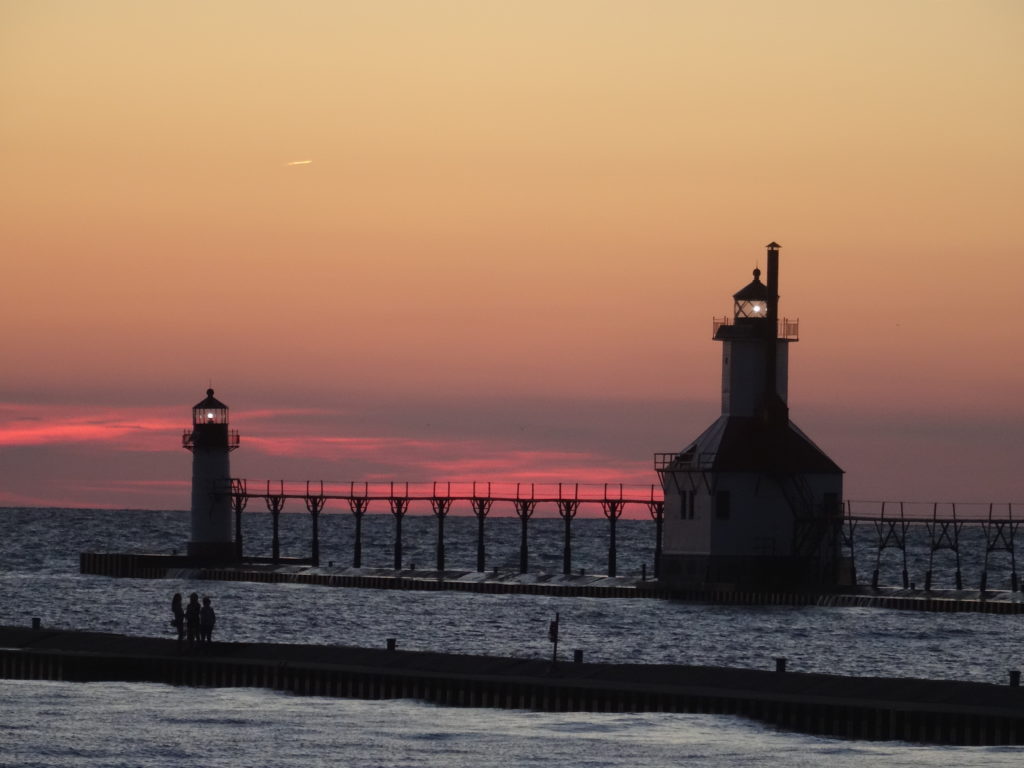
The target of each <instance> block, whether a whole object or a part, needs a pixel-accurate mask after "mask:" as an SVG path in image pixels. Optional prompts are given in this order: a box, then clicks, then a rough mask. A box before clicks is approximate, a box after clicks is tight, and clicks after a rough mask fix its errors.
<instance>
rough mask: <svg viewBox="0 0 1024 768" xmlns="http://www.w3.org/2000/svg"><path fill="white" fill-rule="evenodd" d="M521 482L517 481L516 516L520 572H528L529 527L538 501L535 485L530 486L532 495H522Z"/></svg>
mask: <svg viewBox="0 0 1024 768" xmlns="http://www.w3.org/2000/svg"><path fill="white" fill-rule="evenodd" d="M520 490H521V489H520V484H519V483H516V499H515V502H514V504H515V508H516V517H518V518H519V572H520V573H526V572H527V571H528V570H529V559H530V544H529V534H528V531H527V528H528V527H529V524H530V518H531V517H533V513H534V511H536V509H537V502H536V501H535V500H534V498H533V486H532V485H531V486H530V497H529V498H526V497H523V496H521V495H520Z"/></svg>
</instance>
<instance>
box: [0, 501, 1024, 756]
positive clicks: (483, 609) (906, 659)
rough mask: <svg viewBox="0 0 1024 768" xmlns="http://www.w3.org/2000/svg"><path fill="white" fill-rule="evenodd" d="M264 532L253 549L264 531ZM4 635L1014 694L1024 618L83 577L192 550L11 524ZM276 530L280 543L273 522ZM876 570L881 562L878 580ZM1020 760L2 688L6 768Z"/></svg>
mask: <svg viewBox="0 0 1024 768" xmlns="http://www.w3.org/2000/svg"><path fill="white" fill-rule="evenodd" d="M285 517H286V518H287V519H286V521H285V525H284V548H285V552H286V553H287V554H295V555H298V554H302V553H303V548H304V547H305V546H307V545H306V543H305V542H306V537H307V535H308V524H307V523H306V521H305V519H304V518H303V516H301V515H294V516H285ZM262 518H263V519H261V516H260V515H252V517H251V518H250V519H249V520H248V522H247V525H250V526H252V527H253V529H254V530H253V531H252V533H251V535H250V537H249V538H248V539H247V541H249V542H252V546H253V547H258V546H259V544H258V540H259V535H258V529H259V526H260V525H262V524H264V523H267V520H266V519H265V518H266V516H265V515H264V516H262ZM350 522H351V521H350V520H348V519H347V517H345V516H341V515H337V516H327V522H326V523H325V525H324V531H325V536H324V538H325V555H324V559H325V560H327V559H328V558H334V559H337V561H338V562H339V563H343V562H346V561H347V559H348V558H350V557H351V549H350V540H349V539H350V536H349V538H346V528H345V526H346V525H349V524H350ZM406 522H407V524H406V526H405V529H406V534H405V542H404V544H405V551H406V554H407V555H408V557H410V558H417V559H418V562H421V563H423V564H424V567H426V566H427V565H429V563H430V562H431V558H432V557H433V547H434V538H433V530H434V529H433V520H431V519H429V518H409V519H407V521H406ZM548 522H549V523H550V524H551V525H549V526H545V525H537V526H536V527H535V528H536V533H535V535H534V538H533V540H531V567H534V566H533V564H534V563H536V566H535V567H536V568H537V569H538V570H541V569H547V570H549V571H550V572H557V571H558V570H560V567H561V529H560V527H559V526H560V521H558V520H551V521H548ZM0 525H2V530H4V531H5V535H4V537H3V539H2V541H0V623H4V624H21V625H27V624H28V623H29V622H30V620H31V617H33V616H39V617H40V618H42V620H43V622H44V623H45V624H47V625H53V626H63V627H69V628H80V629H97V630H109V631H120V632H126V633H128V634H137V635H150V636H152V635H159V634H162V633H167V632H169V629H170V627H169V625H168V607H169V600H170V595H171V594H172V593H173V592H175V591H181V592H191V591H198V592H200V593H201V594H210V595H211V596H212V597H213V599H214V604H215V606H216V607H217V609H218V626H217V630H218V639H221V640H236V641H247V640H275V641H283V642H296V643H344V644H354V645H369V646H380V645H383V643H384V639H385V638H387V637H396V638H398V642H399V645H400V647H405V648H417V649H436V650H445V651H452V652H465V653H496V654H505V655H515V656H524V657H542V656H543V657H546V656H547V655H548V654H549V653H550V645H549V644H548V642H547V639H546V629H547V622H548V621H549V620H550V618H551V617H552V615H553V614H554V612H555V611H558V612H559V613H560V614H561V617H562V640H563V646H562V647H563V648H565V649H566V653H569V652H570V649H573V648H580V649H583V650H584V653H585V654H586V657H587V659H588V660H599V659H600V660H614V661H650V662H654V661H657V662H678V663H696V664H714V665H728V666H742V667H752V668H761V669H770V668H773V666H774V658H775V657H776V656H786V657H788V659H789V665H790V668H791V669H794V670H809V671H830V672H838V673H840V674H851V675H853V674H858V675H862V674H879V675H890V676H919V677H941V678H951V679H972V680H983V681H989V682H999V683H1002V682H1004V681H1005V680H1006V674H1007V670H1008V669H1011V668H1019V667H1020V666H1021V665H1022V662H1024V659H1022V658H1021V656H1022V653H1021V647H1020V642H1019V638H1020V632H1021V620H1020V618H1019V617H1009V616H1006V617H1004V616H988V615H983V614H961V615H955V614H918V613H912V612H896V611H884V610H878V609H861V608H851V609H838V608H831V609H823V608H754V609H750V608H744V609H740V608H735V607H727V606H700V605H687V604H681V603H667V602H661V601H653V600H602V599H594V598H589V599H588V598H572V599H567V598H554V597H542V596H527V595H473V594H459V593H441V592H437V593H403V592H392V591H386V590H357V589H352V590H347V589H331V588H324V587H311V586H302V585H258V584H245V583H221V582H198V581H197V582H191V581H189V580H187V579H178V580H174V579H171V580H161V581H145V580H136V579H119V580H115V579H108V578H102V577H92V576H81V575H79V574H78V573H77V570H78V552H79V551H86V550H95V551H103V550H107V551H169V550H170V549H172V548H181V547H183V546H184V541H185V539H186V538H187V535H188V533H187V531H188V515H187V514H186V513H175V512H109V511H108V512H97V511H83V510H16V509H6V510H0ZM474 526H475V521H473V520H472V519H468V520H467V519H460V518H452V519H450V520H449V522H448V525H447V530H448V533H449V537H450V538H448V539H447V540H446V544H447V548H448V560H449V563H450V564H451V565H452V566H453V567H459V565H460V564H461V565H463V566H464V567H470V566H471V564H472V563H473V562H474V561H475V541H474V539H473V536H474V535H475V534H474V531H475V528H474ZM488 526H489V537H490V538H489V541H488V549H489V552H490V553H491V556H492V557H493V560H492V561H490V562H489V567H494V565H497V567H499V568H502V567H508V568H514V567H515V566H516V565H517V564H518V521H516V520H514V519H512V520H509V519H504V520H502V519H500V518H498V519H494V520H489V521H488ZM267 527H269V524H268V523H267ZM575 530H576V532H577V533H576V540H575V542H574V552H575V556H576V562H577V564H578V567H585V568H587V570H588V571H602V570H603V567H602V566H603V564H604V562H605V558H606V556H607V539H606V535H605V534H606V526H605V523H604V521H603V520H578V521H577V526H576V528H575ZM392 531H393V528H392V521H391V520H390V517H389V516H383V515H381V516H370V517H368V518H367V523H366V538H365V540H364V561H365V562H366V563H367V564H368V565H379V566H386V565H388V564H389V562H390V558H391V549H390V547H391V541H392ZM651 538H652V537H651V525H650V523H645V522H642V521H636V522H633V523H632V524H630V525H623V526H622V527H621V528H620V549H619V562H620V567H621V568H622V570H629V569H627V568H626V567H624V565H623V564H625V563H634V564H635V571H637V572H638V571H639V570H640V564H641V563H643V562H645V560H644V558H649V555H650V550H651V549H652V547H650V546H648V545H649V544H651V543H652V542H651V541H650V539H651ZM872 567H873V563H872ZM1022 760H1024V752H1022V751H1019V750H1017V749H1005V748H946V747H944V748H937V747H920V746H912V745H906V744H889V743H886V744H870V743H864V742H844V741H840V740H834V739H822V738H816V737H809V736H804V735H800V734H792V733H786V732H779V731H775V730H772V729H771V728H769V727H767V726H764V725H761V724H758V723H754V722H751V721H747V720H744V719H742V718H732V717H725V716H707V715H675V714H638V715H618V714H590V713H574V714H550V713H531V712H514V711H513V712H506V711H499V710H475V709H474V710H467V709H445V708H439V707H434V706H432V705H428V704H423V703H418V702H410V701H388V702H363V701H347V700H340V699H321V698H305V697H296V696H290V695H284V694H280V693H277V692H272V691H258V690H250V689H219V690H208V689H185V688H174V687H170V686H161V685H150V684H120V683H90V684H64V683H44V682H35V681H32V682H29V681H0V765H4V766H7V765H10V766H16V765H18V766H20V765H26V766H28V765H39V766H42V765H47V766H121V765H124V766H129V765H132V766H164V765H167V766H171V765H174V766H184V765H208V766H249V765H252V766H261V765H266V766H320V765H325V766H326V765H332V766H347V765H352V766H427V767H429V766H450V767H451V768H461V767H462V766H466V767H467V768H468V767H469V766H492V765H493V766H499V765H500V766H516V765H541V764H543V765H545V766H551V765H566V766H570V765H573V766H623V768H625V766H630V768H635V766H637V765H644V766H653V767H656V766H669V765H681V764H686V765H700V766H705V765H706V766H726V765H735V764H736V763H737V762H741V761H743V762H748V761H749V762H751V763H752V764H756V765H765V766H775V765H778V766H783V765H785V766H800V765H821V764H822V763H824V762H826V761H827V762H828V763H830V764H831V765H833V766H839V767H841V766H847V765H849V766H853V765H865V764H869V763H870V764H878V765H907V766H928V765H940V764H941V765H948V764H949V763H951V762H955V763H957V764H959V765H964V766H971V765H979V766H980V765H1019V764H1021V761H1022Z"/></svg>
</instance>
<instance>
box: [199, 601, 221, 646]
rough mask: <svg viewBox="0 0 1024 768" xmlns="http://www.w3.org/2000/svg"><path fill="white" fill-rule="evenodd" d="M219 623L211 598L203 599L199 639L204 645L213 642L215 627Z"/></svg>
mask: <svg viewBox="0 0 1024 768" xmlns="http://www.w3.org/2000/svg"><path fill="white" fill-rule="evenodd" d="M216 623H217V614H215V613H214V612H213V606H211V605H210V598H208V597H204V598H203V607H202V609H201V610H200V611H199V639H200V640H201V641H202V642H204V643H212V642H213V625H214V624H216Z"/></svg>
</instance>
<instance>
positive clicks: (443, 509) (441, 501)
mask: <svg viewBox="0 0 1024 768" xmlns="http://www.w3.org/2000/svg"><path fill="white" fill-rule="evenodd" d="M451 492H452V490H451V483H449V484H448V495H447V496H439V495H438V494H437V483H434V495H433V497H432V498H431V499H430V508H431V509H432V510H433V511H434V517H436V518H437V571H438V573H439V574H444V519H445V518H446V517H448V512H449V510H451V508H452V500H451Z"/></svg>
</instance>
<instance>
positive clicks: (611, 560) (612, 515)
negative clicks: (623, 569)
mask: <svg viewBox="0 0 1024 768" xmlns="http://www.w3.org/2000/svg"><path fill="white" fill-rule="evenodd" d="M625 506H626V505H625V502H624V501H623V499H622V486H621V485H619V497H618V498H610V497H609V496H608V484H607V483H605V486H604V498H603V499H602V500H601V511H602V512H604V516H605V517H607V518H608V575H609V576H610V577H612V578H614V577H615V576H616V567H615V561H616V549H615V524H616V523H617V522H618V520H619V518H620V517H622V511H623V510H624V509H625Z"/></svg>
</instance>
